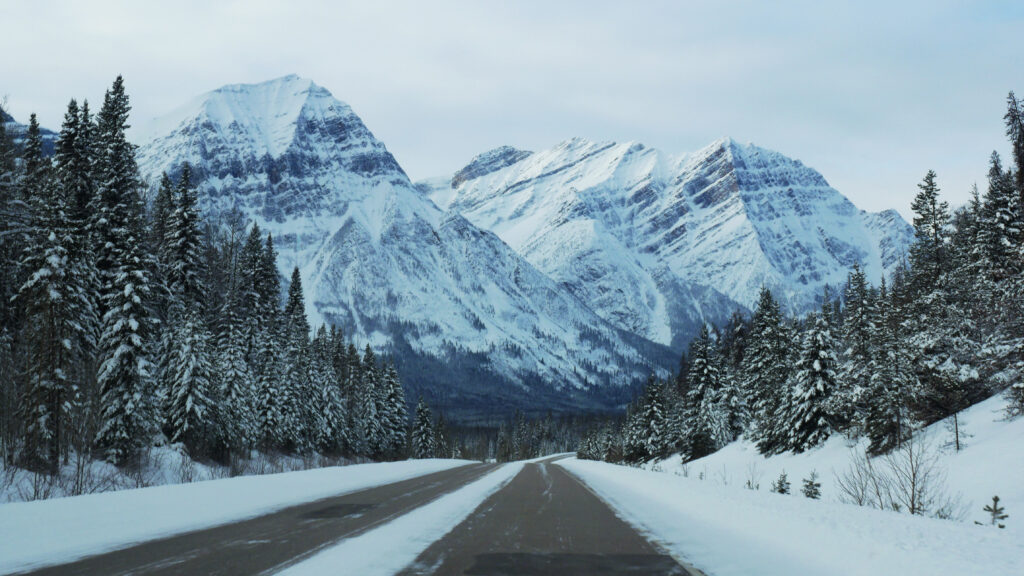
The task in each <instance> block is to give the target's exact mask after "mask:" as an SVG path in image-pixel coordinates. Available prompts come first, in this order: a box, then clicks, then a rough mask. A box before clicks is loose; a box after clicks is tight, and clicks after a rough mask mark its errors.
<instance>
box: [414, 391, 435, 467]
mask: <svg viewBox="0 0 1024 576" xmlns="http://www.w3.org/2000/svg"><path fill="white" fill-rule="evenodd" d="M412 457H413V458H433V457H434V422H433V418H432V417H431V415H430V408H429V407H428V406H427V403H426V402H424V401H423V398H422V397H420V400H419V402H418V403H417V404H416V421H415V422H414V423H413V427H412Z"/></svg>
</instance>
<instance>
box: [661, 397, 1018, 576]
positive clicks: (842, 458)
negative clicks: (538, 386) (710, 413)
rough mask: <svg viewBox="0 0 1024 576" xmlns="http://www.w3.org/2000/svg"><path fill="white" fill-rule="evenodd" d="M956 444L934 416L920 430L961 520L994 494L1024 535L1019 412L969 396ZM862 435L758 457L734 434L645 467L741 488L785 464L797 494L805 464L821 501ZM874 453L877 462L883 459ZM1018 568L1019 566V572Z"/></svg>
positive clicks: (1009, 524)
mask: <svg viewBox="0 0 1024 576" xmlns="http://www.w3.org/2000/svg"><path fill="white" fill-rule="evenodd" d="M959 424H960V432H961V444H962V447H961V450H960V451H959V452H956V451H955V449H954V447H953V446H950V445H949V444H950V442H952V439H953V436H952V432H951V431H950V430H948V429H947V423H945V422H939V423H937V424H933V425H932V426H930V427H928V428H927V429H926V430H925V437H926V439H927V442H928V443H930V444H931V445H932V446H933V447H934V449H935V456H936V458H937V460H936V463H937V467H938V470H939V472H940V473H941V475H944V476H945V477H946V478H945V480H946V481H945V488H946V492H947V493H948V494H949V495H951V496H957V495H958V496H959V497H960V498H961V501H962V504H963V508H964V511H965V512H966V516H965V517H964V521H965V522H967V523H968V524H970V523H972V522H974V521H977V522H982V523H985V524H988V523H989V520H990V518H989V515H988V514H987V513H985V512H984V511H983V510H982V508H983V507H984V506H985V505H986V504H991V503H992V497H993V496H997V495H998V496H999V500H1000V505H1001V506H1003V507H1004V508H1005V509H1006V513H1007V514H1009V515H1010V518H1009V519H1008V520H1007V521H1006V530H1007V531H1012V532H1015V533H1016V534H1017V538H1018V539H1021V540H1024V537H1022V536H1021V535H1022V534H1024V417H1021V418H1016V419H1014V420H1007V419H1006V401H1005V399H1004V398H1003V396H1002V395H1001V394H999V395H996V396H994V397H992V398H989V399H988V400H985V401H984V402H980V403H978V404H975V405H974V406H972V407H971V408H969V409H967V410H964V411H963V412H961V413H960V415H959ZM866 444H867V443H866V442H865V441H862V442H860V443H859V444H856V445H852V443H851V442H850V441H849V440H847V439H845V438H842V437H833V438H830V439H829V440H828V441H827V442H825V444H823V445H822V446H819V447H817V448H814V449H811V450H808V451H807V452H805V453H803V454H792V453H788V452H787V453H785V454H780V455H776V456H771V457H768V458H765V457H764V456H762V455H761V454H760V453H759V452H758V451H757V447H756V446H755V445H754V444H753V443H752V442H748V441H746V440H742V439H741V440H739V441H737V442H733V443H732V444H730V445H728V446H726V447H725V448H723V449H721V450H719V451H718V452H715V453H714V454H711V455H710V456H707V457H704V458H701V459H699V460H694V461H692V462H689V463H687V464H683V462H682V459H681V458H680V457H679V456H673V457H670V458H667V459H665V460H662V461H660V462H655V463H650V464H648V465H647V466H645V467H646V468H649V469H654V470H658V471H662V472H667V473H670V474H675V475H685V476H688V477H689V478H693V479H699V478H701V477H702V476H703V478H704V481H705V482H709V483H716V484H727V485H728V486H729V487H730V488H733V487H735V488H736V489H741V488H742V487H743V486H745V485H746V483H747V482H748V480H749V481H750V482H751V484H753V485H754V486H758V485H760V488H759V489H760V490H761V491H762V492H763V491H767V490H770V489H771V483H772V482H774V481H775V480H776V479H778V477H779V474H780V473H781V472H783V471H785V472H786V475H787V476H788V479H789V482H790V483H791V484H792V491H793V494H794V495H795V497H798V498H803V496H802V495H801V494H800V488H801V486H802V483H803V482H802V481H803V479H804V478H807V477H809V476H810V474H811V472H812V471H816V472H817V474H818V482H819V483H821V498H822V500H823V501H825V502H839V501H841V491H840V490H839V487H838V486H837V485H836V479H837V478H838V477H840V476H842V475H843V474H844V473H846V471H847V470H848V469H849V467H850V464H851V461H852V459H853V455H854V454H855V453H857V452H863V450H864V448H865V446H866ZM876 460H879V463H878V464H879V466H882V465H884V462H882V460H884V459H876ZM1021 574H1024V571H1022V572H1021Z"/></svg>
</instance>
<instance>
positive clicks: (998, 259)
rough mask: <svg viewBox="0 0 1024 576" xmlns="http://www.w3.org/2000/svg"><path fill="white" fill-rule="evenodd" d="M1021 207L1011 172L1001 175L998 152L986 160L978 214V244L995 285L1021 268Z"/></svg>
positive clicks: (1002, 172) (1001, 169)
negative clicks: (982, 250)
mask: <svg viewBox="0 0 1024 576" xmlns="http://www.w3.org/2000/svg"><path fill="white" fill-rule="evenodd" d="M1020 212H1021V206H1020V202H1019V196H1018V193H1017V190H1016V189H1015V187H1014V180H1013V174H1012V170H1006V171H1004V170H1003V168H1002V161H1001V160H1000V158H999V153H998V152H992V156H991V157H990V158H989V170H988V190H987V191H986V192H985V198H984V202H983V204H982V210H981V226H980V228H981V229H980V231H979V235H980V238H979V240H980V242H981V244H982V246H983V248H984V253H983V254H984V256H985V263H986V264H987V268H988V270H986V272H987V273H988V274H989V277H990V278H991V279H992V280H993V281H994V282H996V283H1002V282H1003V281H1005V280H1007V279H1008V278H1010V277H1011V276H1012V275H1013V274H1014V273H1015V272H1016V271H1017V268H1018V266H1019V264H1020V261H1019V254H1017V253H1016V252H1017V251H1018V250H1019V247H1020V245H1021V242H1022V237H1021V236H1022V233H1024V231H1022V230H1021V229H1020V223H1021V219H1022V215H1021V213H1020Z"/></svg>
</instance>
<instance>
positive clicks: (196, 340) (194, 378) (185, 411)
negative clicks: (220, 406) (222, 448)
mask: <svg viewBox="0 0 1024 576" xmlns="http://www.w3.org/2000/svg"><path fill="white" fill-rule="evenodd" d="M167 352H168V353H169V354H170V356H171V361H170V362H169V363H168V373H167V374H166V378H167V386H168V388H167V407H166V415H167V416H166V418H167V423H166V427H167V431H168V437H169V438H170V440H171V442H182V443H184V445H185V447H186V448H187V449H188V452H189V454H190V455H192V457H199V456H204V455H208V454H210V451H211V449H212V448H213V446H214V444H215V442H216V435H215V430H213V427H212V425H211V424H212V423H213V422H215V421H216V418H214V417H213V409H214V406H215V405H216V404H215V401H216V398H215V397H214V395H213V392H214V390H213V386H212V382H211V381H212V376H213V361H212V357H211V346H210V335H209V333H208V331H207V329H206V326H205V324H204V322H203V319H202V316H201V315H200V312H199V306H198V305H197V304H189V306H188V308H187V309H186V310H185V311H184V313H183V315H182V317H181V318H180V320H178V322H177V324H176V326H175V328H174V337H173V338H172V339H171V347H170V348H169V349H168V351H167Z"/></svg>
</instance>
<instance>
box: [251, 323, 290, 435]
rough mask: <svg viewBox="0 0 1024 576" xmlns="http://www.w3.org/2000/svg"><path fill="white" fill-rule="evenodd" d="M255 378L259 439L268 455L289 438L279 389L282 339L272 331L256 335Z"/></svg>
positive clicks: (260, 331)
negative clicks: (285, 435) (283, 425)
mask: <svg viewBox="0 0 1024 576" xmlns="http://www.w3.org/2000/svg"><path fill="white" fill-rule="evenodd" d="M253 357H254V360H255V362H254V377H255V380H256V415H255V417H256V423H257V426H258V435H257V437H258V439H259V444H260V447H261V448H262V449H263V450H264V451H269V450H277V449H280V448H281V446H282V445H283V444H284V441H285V437H284V433H283V430H282V423H283V419H284V418H283V415H282V410H283V409H282V404H283V402H284V398H283V395H282V393H281V391H280V389H279V387H280V385H281V381H282V378H283V376H282V374H283V367H282V362H281V356H280V353H279V346H278V338H277V336H276V334H275V333H274V330H273V329H272V328H263V329H261V330H259V331H257V332H256V342H255V352H254V354H253Z"/></svg>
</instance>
